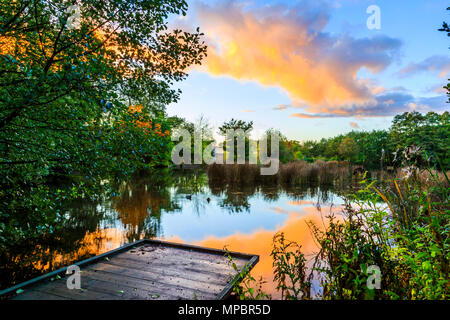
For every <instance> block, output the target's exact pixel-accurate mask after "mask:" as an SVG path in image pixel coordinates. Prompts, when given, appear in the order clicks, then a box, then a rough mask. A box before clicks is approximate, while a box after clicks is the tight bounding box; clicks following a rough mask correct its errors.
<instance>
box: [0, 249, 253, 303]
mask: <svg viewBox="0 0 450 320" xmlns="http://www.w3.org/2000/svg"><path fill="white" fill-rule="evenodd" d="M224 254H225V251H222V250H215V249H208V248H203V247H197V246H190V245H182V244H175V243H169V242H163V241H158V240H141V241H138V242H135V243H132V244H129V245H126V246H124V247H121V248H118V249H116V250H113V251H110V252H107V253H104V254H102V255H99V256H96V257H93V258H90V259H87V260H84V261H81V262H78V263H75V265H78V266H79V267H80V269H81V288H82V289H81V290H77V289H73V290H70V289H68V288H67V277H68V275H66V271H67V268H62V269H59V270H56V271H54V272H51V273H49V274H47V275H43V276H41V277H38V278H35V279H32V280H30V281H27V282H24V283H23V284H19V285H17V286H15V287H12V288H10V289H7V290H4V291H1V292H0V296H3V298H5V297H9V298H10V299H15V300H66V299H69V300H73V299H75V300H117V299H119V300H131V299H139V300H158V299H161V300H178V299H188V300H193V299H199V300H215V299H218V300H221V299H226V298H227V297H229V295H230V293H231V291H232V287H233V284H235V283H237V282H238V281H240V280H241V279H240V277H239V276H238V275H236V272H235V271H234V269H233V268H232V266H230V265H229V263H228V258H227V257H225V256H224ZM230 255H231V257H232V258H233V262H235V263H236V265H237V266H238V267H239V268H242V267H243V266H244V265H245V264H246V263H247V264H248V266H249V268H250V269H251V268H252V267H253V266H254V265H255V264H256V263H257V262H258V256H256V255H247V254H242V253H236V252H231V253H230ZM17 292H19V294H17Z"/></svg>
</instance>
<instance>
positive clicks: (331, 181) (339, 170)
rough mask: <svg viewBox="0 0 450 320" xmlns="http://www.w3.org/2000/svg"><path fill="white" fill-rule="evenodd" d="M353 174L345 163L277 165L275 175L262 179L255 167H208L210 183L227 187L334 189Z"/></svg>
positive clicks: (240, 165) (242, 165)
mask: <svg viewBox="0 0 450 320" xmlns="http://www.w3.org/2000/svg"><path fill="white" fill-rule="evenodd" d="M351 177H352V170H351V166H350V165H349V164H348V163H347V162H337V161H329V162H325V161H316V162H315V163H312V164H309V163H307V162H305V161H295V162H290V163H287V164H282V165H280V169H279V171H278V173H277V174H275V175H272V176H263V175H261V174H260V167H259V166H258V165H254V164H231V165H226V164H213V165H210V166H209V167H208V178H209V181H210V182H211V183H214V184H216V183H221V184H228V185H255V184H266V185H267V184H274V185H308V186H309V187H316V186H333V185H336V184H337V183H340V184H343V183H346V182H348V181H349V180H351Z"/></svg>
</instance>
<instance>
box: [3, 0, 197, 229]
mask: <svg viewBox="0 0 450 320" xmlns="http://www.w3.org/2000/svg"><path fill="white" fill-rule="evenodd" d="M74 3H75V4H77V5H78V6H79V8H80V12H81V15H80V19H79V25H78V26H77V27H76V28H72V27H70V25H69V21H70V17H71V15H72V12H68V8H69V6H71V5H73V4H74ZM186 10H187V3H186V1H183V0H181V1H180V0H159V1H154V0H140V1H129V0H90V1H72V0H71V1H68V0H53V1H47V0H17V1H1V2H0V75H1V78H0V172H1V177H2V179H1V181H0V184H1V190H2V191H1V192H0V202H1V205H0V216H1V214H3V213H4V214H5V215H6V214H10V213H11V212H14V211H22V212H42V213H49V212H50V210H51V209H50V206H52V203H54V202H55V201H53V200H54V199H53V200H49V196H50V194H51V192H50V190H49V188H48V186H47V185H46V184H45V183H46V182H48V180H49V177H51V176H53V175H55V174H59V175H64V176H69V177H71V178H76V179H78V178H80V179H81V180H77V181H76V183H75V182H74V188H75V191H73V192H72V193H70V194H74V195H77V194H85V195H86V194H91V193H90V192H89V190H88V189H87V188H88V186H95V185H96V184H97V183H98V182H99V181H100V180H101V179H105V178H106V175H108V174H111V173H119V172H120V173H123V174H127V173H130V172H132V171H134V170H136V169H137V168H139V167H140V166H141V165H142V164H143V163H150V164H158V163H161V162H163V160H164V159H162V158H160V156H161V154H160V153H159V152H158V150H160V149H158V148H162V147H163V146H162V145H161V144H164V142H165V140H159V138H160V137H159V136H158V130H161V129H164V132H165V130H168V129H170V127H169V124H167V126H166V124H165V107H164V106H165V105H167V104H169V103H171V102H175V101H177V100H178V98H179V94H180V92H179V90H174V89H172V88H171V85H172V84H173V83H174V82H176V81H181V80H183V79H185V78H186V76H187V74H186V70H187V68H188V67H190V66H192V65H194V64H199V63H200V62H201V60H202V59H203V58H204V57H205V55H206V46H205V45H204V43H203V42H202V40H201V38H202V35H203V34H202V33H200V32H199V30H198V29H197V31H196V32H195V33H188V32H183V31H181V30H178V29H175V30H171V31H169V30H168V23H167V18H168V17H169V15H172V14H174V15H181V14H182V15H185V14H186ZM130 105H139V106H141V108H142V109H141V112H140V114H139V115H137V114H133V113H130V112H129V106H130ZM142 117H144V118H145V119H144V118H142ZM151 119H152V120H153V123H158V124H159V125H160V127H159V128H158V127H156V126H155V127H152V130H151V132H150V131H148V130H146V129H145V128H142V127H140V126H139V125H137V124H138V122H148V121H149V120H151ZM157 129H158V130H157ZM83 188H84V189H83ZM79 189H83V191H80V190H79ZM13 204H14V205H13ZM53 207H55V206H53ZM55 210H56V209H55ZM58 210H59V209H58ZM8 223H9V222H8ZM0 225H1V221H0Z"/></svg>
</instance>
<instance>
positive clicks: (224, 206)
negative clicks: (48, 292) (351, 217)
mask: <svg viewBox="0 0 450 320" xmlns="http://www.w3.org/2000/svg"><path fill="white" fill-rule="evenodd" d="M119 191H120V196H116V197H112V198H105V199H103V200H102V201H97V202H87V201H82V200H80V201H75V202H73V203H71V205H70V209H69V210H68V211H67V214H66V221H65V222H64V223H65V225H64V231H63V232H62V233H60V234H59V235H58V236H56V237H52V238H51V239H42V240H39V241H37V242H36V243H33V244H31V245H28V246H26V247H17V248H15V249H14V250H12V251H11V252H9V253H8V255H7V257H6V258H5V257H3V258H2V259H6V261H2V268H3V270H2V275H1V286H2V288H5V287H9V286H11V285H13V284H16V283H20V282H22V281H24V280H27V279H30V278H33V277H35V276H37V275H39V274H42V273H46V272H48V271H50V270H54V269H57V268H60V267H62V266H66V265H69V264H71V263H73V262H74V261H78V260H80V259H85V258H87V257H90V256H93V255H97V254H100V253H103V252H106V251H109V250H112V249H114V248H117V247H120V246H121V245H123V244H125V243H129V242H133V241H136V240H138V239H143V238H157V239H163V240H167V241H174V242H180V243H189V244H195V245H200V246H206V247H211V248H217V249H223V248H224V246H227V248H228V249H229V250H232V251H240V252H245V253H252V254H258V255H259V256H260V262H259V263H258V264H257V266H256V267H255V268H254V270H253V272H252V274H253V275H254V276H255V278H259V277H260V276H262V277H263V279H264V280H265V281H267V283H266V284H265V285H264V290H265V291H266V292H268V293H271V294H272V295H273V297H274V298H276V297H279V295H278V294H277V292H276V290H275V286H274V284H273V282H272V276H273V275H272V259H271V257H270V252H271V248H272V237H273V235H274V234H275V233H276V232H279V231H283V232H285V235H286V238H287V239H289V240H294V241H297V242H299V243H300V244H301V245H302V248H303V251H304V252H305V253H306V254H307V255H308V254H313V253H314V252H316V250H317V248H316V246H315V243H314V241H313V240H312V237H311V234H310V231H309V229H308V227H307V225H306V221H313V222H316V223H318V224H322V223H323V220H322V219H323V217H325V216H326V215H327V214H329V213H330V212H331V211H334V212H338V211H340V209H341V205H342V204H343V199H342V198H341V196H339V195H338V194H342V192H341V191H342V190H336V188H333V187H327V188H324V187H319V186H305V187H301V188H300V187H296V188H293V187H289V188H281V187H274V186H272V187H267V186H252V187H242V186H241V187H239V186H235V187H224V186H216V185H211V184H210V183H209V182H208V177H207V175H206V173H205V172H204V171H187V172H186V171H185V172H175V173H171V172H169V171H167V170H158V171H156V172H153V173H148V174H143V175H140V176H139V177H137V178H133V179H131V180H130V181H128V182H124V183H122V184H121V185H120V186H119Z"/></svg>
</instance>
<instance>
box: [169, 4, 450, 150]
mask: <svg viewBox="0 0 450 320" xmlns="http://www.w3.org/2000/svg"><path fill="white" fill-rule="evenodd" d="M188 3H189V10H188V14H187V15H186V16H185V17H177V18H174V19H172V21H171V26H172V27H179V28H182V29H184V30H186V31H193V30H195V29H196V28H197V27H200V30H201V31H202V32H204V33H205V41H206V43H207V45H208V57H207V58H206V59H205V60H204V61H203V63H202V65H201V66H195V67H193V68H191V69H190V70H189V71H188V73H189V77H188V79H187V80H185V81H183V82H181V83H179V84H177V88H180V89H181V90H182V92H183V93H182V95H181V99H180V100H179V101H178V102H177V103H174V104H171V105H170V106H169V107H168V113H169V115H177V116H181V117H184V118H186V119H187V120H189V121H195V120H196V119H198V118H199V117H200V116H201V115H203V116H204V117H206V118H207V119H208V120H209V122H210V123H211V124H212V125H213V126H215V127H218V126H220V125H221V124H222V123H223V122H224V121H228V120H230V119H231V118H235V119H242V120H245V121H253V122H254V129H255V130H254V131H255V135H256V136H258V135H260V134H261V133H262V132H263V131H265V130H266V129H269V128H276V129H279V130H280V131H281V132H282V133H283V134H284V135H285V136H287V137H288V138H289V139H295V140H299V141H306V140H310V139H313V140H318V139H321V138H328V137H332V136H336V135H338V134H341V133H346V132H349V131H351V130H362V131H370V130H374V129H377V130H378V129H387V128H389V126H390V124H391V120H392V118H393V116H394V115H396V114H398V113H402V112H405V111H420V112H429V111H434V112H439V113H441V112H444V111H447V110H449V109H450V108H449V106H450V105H448V104H446V100H447V97H446V94H445V91H444V89H443V88H442V87H443V86H444V85H446V83H447V79H448V78H449V76H450V56H449V53H450V51H449V46H450V42H449V38H448V37H447V36H446V34H445V33H443V32H439V31H438V29H439V28H440V27H441V26H442V22H443V21H449V20H450V19H449V13H450V12H449V11H446V10H445V9H446V8H447V7H448V1H444V0H433V1H426V0H420V1H419V0H412V1H404V0H387V1H381V0H380V1H376V0H306V1H292V0H291V1H287V0H284V1H282V0H281V1H262V0H261V1H258V0H254V1H230V0H228V1H225V0H217V1H203V2H202V1H199V0H197V1H188ZM372 5H376V6H377V7H378V8H379V13H380V15H379V18H380V19H379V22H380V25H379V26H380V28H379V29H376V28H375V29H374V28H370V29H369V28H368V25H367V20H368V19H370V21H372V22H374V21H377V20H373V17H374V16H373V14H374V12H373V11H371V12H369V13H368V12H367V10H368V8H369V7H370V6H372Z"/></svg>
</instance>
